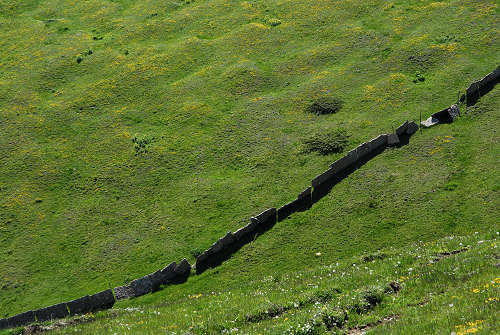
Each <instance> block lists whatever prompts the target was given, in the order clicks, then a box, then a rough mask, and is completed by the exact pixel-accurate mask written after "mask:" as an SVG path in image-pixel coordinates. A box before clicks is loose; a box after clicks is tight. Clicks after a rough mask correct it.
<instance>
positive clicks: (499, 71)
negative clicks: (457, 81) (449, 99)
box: [460, 65, 500, 106]
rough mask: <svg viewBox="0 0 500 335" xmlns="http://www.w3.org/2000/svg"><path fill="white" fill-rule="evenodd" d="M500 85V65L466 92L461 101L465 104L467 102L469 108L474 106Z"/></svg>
mask: <svg viewBox="0 0 500 335" xmlns="http://www.w3.org/2000/svg"><path fill="white" fill-rule="evenodd" d="M498 83H500V65H499V66H498V67H497V68H496V69H495V70H494V71H493V72H490V73H488V74H487V75H486V76H485V77H484V78H483V79H481V80H478V81H476V82H474V83H472V84H471V85H470V86H469V87H468V88H467V90H466V91H465V94H464V95H462V97H461V98H460V101H462V102H464V100H465V102H466V104H467V106H473V105H475V104H476V102H477V101H478V100H479V98H481V97H482V96H483V95H485V94H486V93H488V92H489V91H491V90H492V89H493V88H494V87H495V85H496V84H498Z"/></svg>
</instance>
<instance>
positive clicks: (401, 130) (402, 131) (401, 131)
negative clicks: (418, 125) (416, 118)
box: [396, 121, 408, 136]
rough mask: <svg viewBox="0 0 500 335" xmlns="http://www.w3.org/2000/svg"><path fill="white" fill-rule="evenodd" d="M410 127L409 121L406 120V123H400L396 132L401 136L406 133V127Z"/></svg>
mask: <svg viewBox="0 0 500 335" xmlns="http://www.w3.org/2000/svg"><path fill="white" fill-rule="evenodd" d="M407 128H408V121H405V123H403V124H402V125H400V126H399V127H398V128H397V129H396V134H397V135H398V136H401V135H403V134H405V133H406V129H407Z"/></svg>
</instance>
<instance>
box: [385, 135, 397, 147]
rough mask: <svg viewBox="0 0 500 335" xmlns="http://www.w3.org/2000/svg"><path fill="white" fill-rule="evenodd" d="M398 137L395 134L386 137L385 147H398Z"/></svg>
mask: <svg viewBox="0 0 500 335" xmlns="http://www.w3.org/2000/svg"><path fill="white" fill-rule="evenodd" d="M399 143H400V142H399V137H398V135H397V134H389V136H388V137H387V145H388V146H390V147H393V146H397V145H399Z"/></svg>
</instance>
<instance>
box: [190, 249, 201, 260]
mask: <svg viewBox="0 0 500 335" xmlns="http://www.w3.org/2000/svg"><path fill="white" fill-rule="evenodd" d="M190 253H191V256H193V258H198V256H200V255H201V254H202V253H203V250H202V249H200V248H195V249H192V250H191V251H190Z"/></svg>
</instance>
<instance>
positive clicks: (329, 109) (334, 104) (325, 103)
mask: <svg viewBox="0 0 500 335" xmlns="http://www.w3.org/2000/svg"><path fill="white" fill-rule="evenodd" d="M342 105H343V102H342V101H341V100H339V99H336V98H332V97H321V98H319V99H318V100H316V101H315V102H313V103H312V105H311V106H309V108H308V111H309V112H310V113H313V114H317V115H320V114H334V113H337V112H338V111H339V110H340V109H341V108H342Z"/></svg>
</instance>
